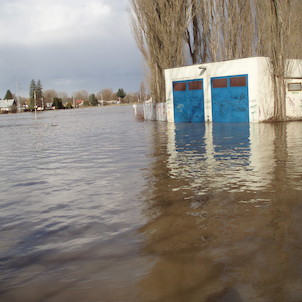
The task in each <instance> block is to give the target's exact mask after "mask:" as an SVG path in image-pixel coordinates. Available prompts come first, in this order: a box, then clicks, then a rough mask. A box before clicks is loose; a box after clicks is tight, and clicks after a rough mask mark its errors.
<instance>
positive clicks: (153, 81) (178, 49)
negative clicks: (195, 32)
mask: <svg viewBox="0 0 302 302" xmlns="http://www.w3.org/2000/svg"><path fill="white" fill-rule="evenodd" d="M130 2H131V6H132V15H131V18H132V26H133V30H134V35H135V38H136V42H137V45H138V47H139V49H140V51H141V53H142V54H143V56H144V58H145V62H146V64H147V67H148V70H149V81H148V82H149V86H150V91H151V95H152V97H153V99H154V100H155V102H160V101H164V100H165V86H164V74H163V70H164V69H166V68H171V67H176V66H181V65H183V64H184V57H185V56H184V47H183V45H184V38H183V37H184V32H185V30H186V29H187V26H188V24H187V23H188V15H189V13H188V10H189V7H188V2H187V0H152V1H150V0H130Z"/></svg>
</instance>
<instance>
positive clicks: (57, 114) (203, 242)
mask: <svg viewBox="0 0 302 302" xmlns="http://www.w3.org/2000/svg"><path fill="white" fill-rule="evenodd" d="M37 117H38V118H37V121H35V120H34V115H33V114H31V113H24V114H17V115H2V116H1V115H0V184H1V185H0V301H1V302H2V301H3V302H6V301H7V302H10V301H12V302H19V301H22V302H23V301H26V302H27V301H28V302H36V301H37V302H38V301H39V302H40V301H47V302H61V301H62V302H65V301H72V302H77V301H93V302H94V301H95V302H97V301H102V302H103V301H104V302H107V301H108V302H113V301H121V302H122V301H125V302H128V301H131V302H132V301H134V302H135V301H138V302H140V301H142V302H151V301H152V302H153V301H156V302H157V301H164V302H178V301H179V302H180V301H188V302H189V301H192V302H193V301H194V302H195V301H198V302H200V301H201V302H202V301H205V302H214V301H223V302H225V301H232V302H241V301H255V302H258V301H259V302H262V301H297V302H298V301H302V260H301V259H302V231H301V230H302V123H301V122H291V123H287V124H250V125H248V124H167V123H160V122H140V121H136V120H135V119H134V117H133V110H132V108H131V107H130V106H120V107H103V108H96V109H84V110H69V111H50V112H42V113H40V114H38V115H37Z"/></svg>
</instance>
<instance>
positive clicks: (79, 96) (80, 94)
mask: <svg viewBox="0 0 302 302" xmlns="http://www.w3.org/2000/svg"><path fill="white" fill-rule="evenodd" d="M74 98H75V99H76V100H82V101H84V102H85V101H86V102H88V100H89V93H88V92H87V91H86V90H80V91H77V92H75V93H74Z"/></svg>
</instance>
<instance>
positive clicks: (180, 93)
mask: <svg viewBox="0 0 302 302" xmlns="http://www.w3.org/2000/svg"><path fill="white" fill-rule="evenodd" d="M173 100H174V121H175V122H197V123H198V122H204V95H203V80H192V81H178V82H173Z"/></svg>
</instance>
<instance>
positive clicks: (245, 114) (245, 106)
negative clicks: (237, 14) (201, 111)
mask: <svg viewBox="0 0 302 302" xmlns="http://www.w3.org/2000/svg"><path fill="white" fill-rule="evenodd" d="M247 83H248V81H247V75H243V76H236V77H220V78H212V80H211V92H212V115H213V122H223V123H227V122H230V123H238V122H249V101H248V86H247Z"/></svg>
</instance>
